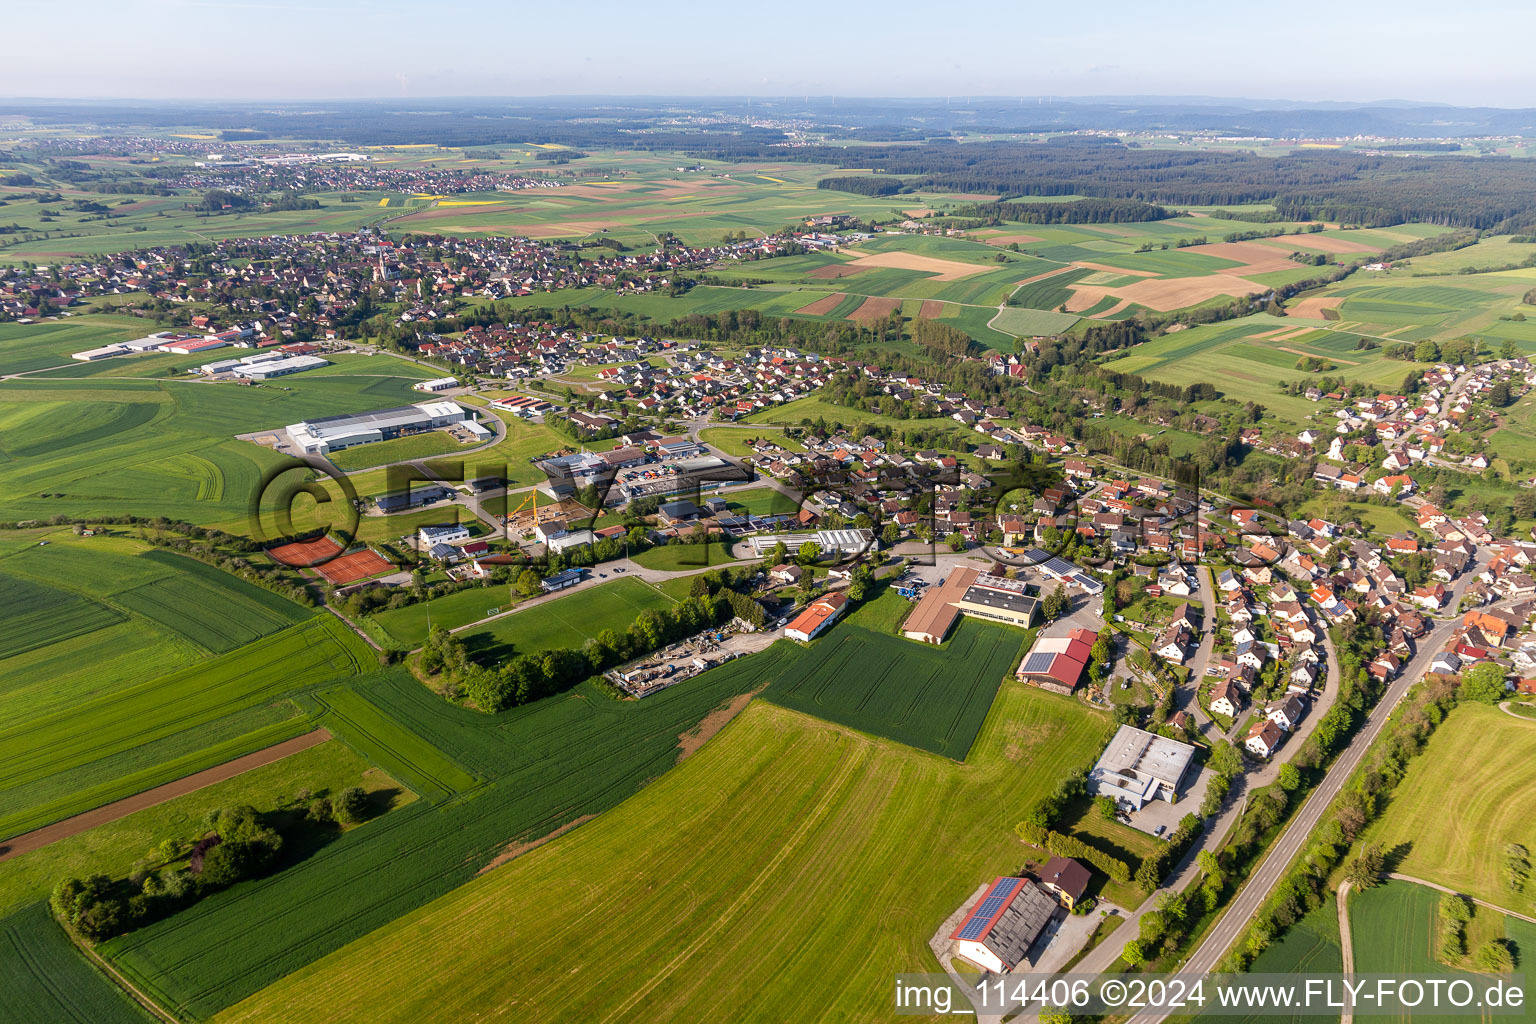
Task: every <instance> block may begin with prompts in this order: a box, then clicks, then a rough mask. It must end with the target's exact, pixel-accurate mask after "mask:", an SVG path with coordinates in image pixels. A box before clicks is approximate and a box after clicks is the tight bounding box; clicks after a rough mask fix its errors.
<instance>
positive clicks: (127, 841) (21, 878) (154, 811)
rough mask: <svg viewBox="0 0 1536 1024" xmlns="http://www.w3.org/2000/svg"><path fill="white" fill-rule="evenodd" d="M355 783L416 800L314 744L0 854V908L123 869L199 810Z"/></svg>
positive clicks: (351, 759)
mask: <svg viewBox="0 0 1536 1024" xmlns="http://www.w3.org/2000/svg"><path fill="white" fill-rule="evenodd" d="M325 724H330V723H325ZM354 785H355V786H362V787H363V788H364V789H367V790H369V791H370V792H372V791H376V790H386V789H388V790H392V791H393V797H392V799H393V801H394V805H395V806H404V805H405V804H406V803H409V802H410V801H411V800H413V799H415V797H413V796H412V795H411V794H410V793H409V792H407V791H405V790H403V789H400V788H399V786H398V784H397V783H396V781H395V780H394V779H392V778H390V777H389V776H387V775H385V774H384V773H383V772H382V771H380V770H379V769H378V768H376V767H371V766H370V765H369V763H368V761H367V760H365V759H364V758H363V757H362V756H361V755H359V754H357V753H355V752H354V751H353V750H351V749H350V748H349V747H348V746H347V745H346V743H345V742H341V741H333V742H327V743H321V744H318V745H317V746H313V747H309V748H307V749H305V750H300V751H298V752H296V753H293V754H290V755H288V756H287V757H285V758H282V759H281V760H279V761H274V762H272V763H271V764H266V765H262V766H261V767H259V768H252V769H251V770H250V771H248V772H243V773H241V774H240V775H236V776H235V777H234V778H231V779H226V780H224V781H223V782H216V783H214V784H213V785H211V786H206V787H204V788H202V789H199V790H197V791H195V792H192V793H188V794H186V795H185V796H179V797H176V798H175V799H172V800H168V801H166V802H165V803H162V804H156V805H155V806H153V807H146V808H145V809H143V810H141V811H135V812H134V813H133V814H130V815H128V816H126V817H123V818H119V819H118V820H116V821H113V822H109V823H107V824H105V825H98V826H97V827H95V828H93V829H90V830H89V831H87V832H81V833H79V834H77V835H73V836H69V837H68V838H65V839H60V840H57V841H56V842H53V843H50V844H49V845H47V846H45V847H42V848H41V849H38V850H34V851H32V852H31V853H27V854H23V855H22V856H20V857H12V858H11V859H10V860H6V861H0V915H4V914H9V913H12V912H14V911H16V910H18V909H20V908H21V907H22V906H24V905H26V904H28V903H31V902H33V901H35V900H40V899H46V898H47V896H48V893H49V891H50V890H51V889H52V888H53V886H54V884H55V883H57V882H58V880H59V879H61V878H66V877H70V876H75V877H82V878H83V877H85V876H87V875H90V874H94V873H97V872H100V873H102V874H106V875H111V876H113V877H124V876H127V875H128V874H129V873H131V872H132V870H133V868H134V865H135V864H136V863H137V862H138V861H139V860H140V859H141V858H143V857H144V855H145V852H146V851H148V850H150V849H153V848H154V846H155V845H156V844H157V843H159V842H160V841H161V840H162V839H165V838H166V837H168V836H179V837H182V838H187V837H189V836H190V835H191V833H192V832H193V830H195V829H196V828H197V827H198V825H199V824H200V823H201V821H202V819H203V816H204V815H205V814H207V813H208V811H210V810H212V809H214V808H216V807H232V806H235V805H236V804H242V803H248V804H251V805H253V806H257V807H262V806H275V805H276V804H278V803H281V802H283V801H285V800H288V799H290V798H292V797H293V795H294V794H295V793H298V792H299V791H300V790H303V789H307V790H309V791H310V792H311V793H312V794H314V795H315V796H326V795H330V794H334V793H339V792H340V791H341V790H343V789H345V788H347V787H348V786H354Z"/></svg>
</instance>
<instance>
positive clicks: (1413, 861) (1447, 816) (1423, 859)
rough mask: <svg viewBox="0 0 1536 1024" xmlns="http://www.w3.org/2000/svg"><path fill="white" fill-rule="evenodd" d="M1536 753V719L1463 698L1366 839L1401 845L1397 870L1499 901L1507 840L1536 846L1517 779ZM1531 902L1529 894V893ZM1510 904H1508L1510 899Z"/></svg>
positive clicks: (1534, 826)
mask: <svg viewBox="0 0 1536 1024" xmlns="http://www.w3.org/2000/svg"><path fill="white" fill-rule="evenodd" d="M1533 761H1536V722H1525V721H1521V720H1519V719H1516V718H1511V717H1510V716H1509V715H1506V714H1504V713H1503V712H1502V711H1500V710H1499V709H1498V708H1495V707H1487V706H1484V705H1477V704H1463V705H1460V706H1458V707H1457V708H1456V710H1455V711H1453V712H1452V713H1451V715H1450V717H1449V718H1447V719H1446V721H1444V722H1442V723H1441V724H1440V726H1439V728H1437V729H1436V730H1435V734H1434V735H1433V736H1432V737H1430V740H1429V745H1428V747H1427V748H1426V749H1425V750H1424V751H1423V752H1422V753H1420V754H1419V755H1418V756H1417V757H1415V758H1414V759H1413V760H1412V761H1411V762H1409V765H1408V774H1407V775H1406V776H1405V777H1404V778H1403V781H1402V782H1401V783H1399V784H1398V787H1397V789H1396V791H1395V792H1394V795H1393V798H1392V802H1391V803H1390V804H1388V805H1387V809H1386V811H1385V813H1383V814H1382V815H1381V817H1380V819H1379V820H1378V821H1377V822H1376V824H1374V825H1373V826H1371V828H1370V830H1369V831H1368V832H1367V834H1366V836H1365V838H1364V839H1363V841H1364V842H1379V843H1381V844H1383V846H1384V847H1385V848H1387V849H1389V850H1393V849H1396V850H1400V851H1401V852H1402V853H1403V856H1402V860H1401V862H1400V864H1399V866H1398V867H1397V869H1396V870H1398V871H1400V872H1402V873H1403V874H1407V875H1414V876H1416V877H1418V878H1425V879H1428V880H1430V881H1432V882H1438V883H1439V884H1441V885H1448V886H1451V887H1453V888H1455V889H1456V890H1458V891H1460V892H1465V893H1469V894H1471V895H1473V896H1477V897H1480V898H1481V899H1485V900H1488V901H1490V902H1493V903H1500V904H1504V903H1505V901H1506V900H1509V899H1510V898H1511V896H1510V893H1509V891H1508V890H1507V889H1506V888H1505V887H1504V879H1503V866H1504V847H1505V846H1507V845H1508V844H1510V843H1521V844H1523V845H1524V846H1525V847H1526V848H1527V849H1530V850H1536V818H1533V816H1532V815H1531V814H1530V813H1529V808H1528V807H1527V806H1525V805H1524V804H1523V803H1522V801H1520V800H1518V799H1511V794H1510V789H1509V780H1510V779H1512V778H1518V777H1520V776H1521V775H1522V773H1523V772H1524V771H1525V766H1527V765H1530V764H1531V763H1533ZM1526 903H1527V906H1528V905H1529V897H1527V898H1526ZM1506 905H1507V904H1506Z"/></svg>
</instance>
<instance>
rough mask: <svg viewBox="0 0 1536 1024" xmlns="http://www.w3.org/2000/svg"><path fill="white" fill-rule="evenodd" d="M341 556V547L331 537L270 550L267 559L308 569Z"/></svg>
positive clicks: (298, 542) (303, 541) (297, 542)
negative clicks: (317, 563)
mask: <svg viewBox="0 0 1536 1024" xmlns="http://www.w3.org/2000/svg"><path fill="white" fill-rule="evenodd" d="M339 554H341V545H340V544H337V543H336V542H335V541H334V540H332V539H331V538H329V537H321V538H320V539H319V540H301V541H295V542H294V543H292V544H283V545H281V546H279V547H275V548H268V549H267V557H268V558H271V559H272V560H273V561H275V562H281V563H282V564H283V565H291V566H294V567H296V568H300V569H303V568H307V567H309V566H311V565H314V564H315V563H316V562H323V561H325V560H326V559H328V558H333V557H335V556H336V555H339Z"/></svg>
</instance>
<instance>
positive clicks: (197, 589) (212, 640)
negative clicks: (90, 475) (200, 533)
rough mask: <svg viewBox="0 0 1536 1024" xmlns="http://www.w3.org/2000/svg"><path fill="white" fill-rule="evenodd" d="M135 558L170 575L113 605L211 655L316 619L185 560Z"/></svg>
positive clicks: (154, 554)
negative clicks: (162, 566)
mask: <svg viewBox="0 0 1536 1024" xmlns="http://www.w3.org/2000/svg"><path fill="white" fill-rule="evenodd" d="M139 557H140V558H142V559H144V560H146V561H150V562H158V563H160V564H161V565H164V566H166V567H167V568H169V569H171V570H172V574H171V575H169V576H165V577H164V578H162V579H158V580H155V581H153V582H150V583H144V584H142V585H140V586H137V587H133V588H131V589H128V590H123V591H119V592H117V593H115V594H113V595H112V597H113V599H114V600H115V601H117V602H118V603H120V604H122V605H123V606H124V607H126V608H128V609H129V610H130V611H132V612H134V613H135V614H137V615H142V616H144V617H145V618H146V619H150V620H152V621H154V622H156V623H158V624H159V625H160V626H161V627H162V628H164V629H166V630H168V631H170V632H173V633H177V634H180V635H181V636H182V637H184V638H185V639H186V640H188V641H190V642H191V643H195V644H197V645H198V646H199V647H202V648H204V649H205V650H208V651H211V652H213V653H215V654H222V653H224V652H225V651H232V650H234V649H235V648H236V647H239V646H241V645H242V644H246V643H249V642H250V641H252V640H255V639H257V638H258V637H262V636H266V635H267V634H268V633H274V632H276V631H277V630H279V629H283V628H285V627H287V626H291V625H294V624H295V623H299V622H302V621H304V620H305V619H307V618H309V617H310V616H312V615H314V614H315V612H314V609H312V608H305V607H304V606H303V605H300V604H296V603H294V602H293V601H290V600H288V599H287V598H285V597H280V596H278V595H277V594H274V593H272V592H271V591H270V590H263V589H262V588H261V587H257V586H255V585H253V584H250V583H246V582H245V581H244V580H242V579H240V578H238V577H236V576H231V575H230V574H229V573H227V572H224V571H223V570H220V569H216V568H214V567H212V566H209V565H205V564H203V563H202V562H198V561H194V560H193V559H190V558H183V557H182V556H180V555H174V554H171V553H169V552H165V551H148V552H145V553H144V554H143V555H140V556H139Z"/></svg>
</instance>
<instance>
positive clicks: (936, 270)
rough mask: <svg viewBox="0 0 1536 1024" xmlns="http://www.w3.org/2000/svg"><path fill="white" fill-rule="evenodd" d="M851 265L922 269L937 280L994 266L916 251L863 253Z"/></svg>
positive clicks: (863, 267)
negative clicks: (921, 253)
mask: <svg viewBox="0 0 1536 1024" xmlns="http://www.w3.org/2000/svg"><path fill="white" fill-rule="evenodd" d="M849 265H850V266H855V267H859V268H860V269H867V268H869V267H893V268H895V269H897V270H920V271H922V272H924V273H927V274H932V275H934V276H933V280H935V281H958V280H959V279H960V278H962V277H970V276H971V275H972V274H981V273H985V272H986V271H988V270H993V269H996V268H994V267H985V266H982V265H981V264H979V263H961V262H959V261H958V260H941V259H938V258H936V257H933V256H919V255H918V254H917V253H915V252H876V253H869V254H868V255H861V256H860V257H859V258H858V259H856V260H854V261H853V263H851V264H849Z"/></svg>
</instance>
